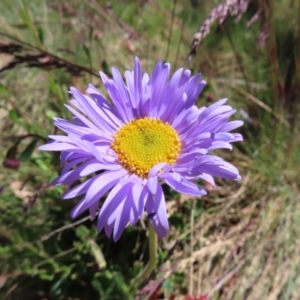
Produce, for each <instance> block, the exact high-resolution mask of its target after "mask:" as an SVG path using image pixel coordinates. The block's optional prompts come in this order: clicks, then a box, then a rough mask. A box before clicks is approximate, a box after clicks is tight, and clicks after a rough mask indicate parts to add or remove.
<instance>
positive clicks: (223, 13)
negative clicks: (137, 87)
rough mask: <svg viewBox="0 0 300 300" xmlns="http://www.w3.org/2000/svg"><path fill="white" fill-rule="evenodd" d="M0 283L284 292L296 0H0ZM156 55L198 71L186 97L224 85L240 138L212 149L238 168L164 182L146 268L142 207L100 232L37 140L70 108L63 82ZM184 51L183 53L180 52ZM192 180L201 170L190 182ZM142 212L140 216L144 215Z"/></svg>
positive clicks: (55, 295) (126, 293)
mask: <svg viewBox="0 0 300 300" xmlns="http://www.w3.org/2000/svg"><path fill="white" fill-rule="evenodd" d="M0 8H1V15H0V159H1V167H0V298H1V299H10V300H18V299H22V300H23V299H25V300H27V299H28V300H35V299H37V300H38V299H55V300H60V299H62V300H64V299H69V300H75V299H79V300H81V299H87V300H89V299H153V300H154V299H185V300H207V299H222V300H231V299H251V300H254V299H258V300H261V299H268V300H272V299H274V300H275V299H283V300H285V299H295V300H297V299H299V289H300V234H299V226H298V224H299V220H300V195H299V187H300V185H299V181H300V180H299V179H300V178H299V177H300V176H299V163H300V150H299V149H300V148H299V144H300V135H299V119H300V103H299V100H300V96H299V95H300V2H299V1H296V0H276V1H273V0H253V1H242V0H240V1H238V0H231V1H228V0H226V1H225V0H224V1H218V0H214V1H204V0H182V1H178V0H164V1H153V0H140V1H130V0H127V1H125V0H124V1H104V0H70V1H68V2H67V1H59V0H47V1H42V0H30V1H29V0H1V3H0ZM135 56H139V57H140V60H141V64H142V68H143V71H144V72H148V73H150V72H151V71H152V69H153V67H154V65H155V63H156V61H157V60H159V59H160V60H163V61H168V62H170V63H171V66H172V72H173V71H174V70H176V69H178V68H180V67H184V68H189V69H191V70H192V72H193V74H195V73H198V72H201V73H202V75H203V78H204V79H205V80H207V81H208V84H207V86H206V88H205V89H204V91H203V92H202V94H201V95H200V97H199V99H198V102H197V105H198V106H199V107H200V106H207V105H210V104H212V103H214V102H215V101H216V100H218V99H220V98H228V99H229V100H228V101H229V104H230V105H232V106H233V107H235V108H236V109H237V113H236V114H235V116H234V118H236V119H242V120H244V122H245V125H244V126H243V127H242V128H241V129H240V130H239V132H241V133H242V134H243V135H244V142H243V143H237V144H235V145H234V150H233V151H232V152H230V151H222V152H221V153H220V152H217V154H218V153H219V154H220V155H221V156H222V157H225V158H226V159H227V160H228V161H230V162H232V163H233V164H234V165H236V166H237V167H238V168H239V170H240V172H241V175H242V177H243V179H242V181H240V182H231V181H227V180H217V186H216V188H215V189H212V188H211V186H209V185H208V184H206V185H205V187H206V189H207V190H208V191H209V194H208V195H207V196H205V197H203V198H201V199H195V198H192V197H189V196H186V195H180V194H177V193H175V192H174V191H172V190H170V189H167V188H165V193H166V195H167V196H166V197H167V208H168V213H169V221H170V224H171V230H170V232H169V234H168V235H167V236H166V238H164V239H160V240H159V249H158V252H159V253H158V266H157V269H156V271H155V272H154V273H153V274H152V276H151V280H148V281H144V282H142V281H141V280H140V277H139V274H140V272H141V271H142V269H143V267H144V266H145V264H146V263H147V261H148V249H147V243H148V242H147V231H146V227H145V224H144V220H142V221H141V222H140V223H138V225H137V226H135V227H128V228H127V229H126V230H125V232H124V234H123V235H122V237H121V239H120V240H119V241H118V242H117V243H114V242H113V241H112V240H110V239H108V238H107V237H106V236H105V235H104V234H103V233H100V234H97V232H96V229H95V226H94V223H93V221H92V220H91V219H90V217H89V216H88V214H87V213H86V214H84V215H82V216H81V217H79V218H78V219H75V220H71V219H70V216H69V212H70V210H71V208H72V207H73V206H74V204H75V203H76V202H77V201H78V199H72V200H68V201H62V200H61V195H62V193H63V192H64V187H52V186H50V185H49V182H50V181H51V180H52V179H54V178H55V177H56V176H57V175H58V173H59V171H60V167H59V164H58V154H57V153H56V154H55V153H54V154H53V153H45V152H41V151H38V150H37V147H38V146H39V145H41V144H43V143H45V141H47V135H48V134H53V133H56V132H57V129H56V128H54V126H53V121H52V118H53V117H55V116H57V117H61V118H70V115H69V113H68V112H67V110H66V109H65V107H64V103H66V102H67V101H68V99H69V96H68V88H69V87H70V86H75V87H76V88H78V89H80V90H81V91H84V90H85V87H86V86H87V84H88V83H89V82H92V83H93V84H94V85H95V86H97V87H98V88H99V89H100V90H102V92H103V93H105V91H104V89H103V86H102V84H101V81H100V79H99V76H98V71H99V70H102V71H104V72H105V73H107V74H110V68H111V67H112V66H116V67H117V68H118V69H119V70H120V71H121V72H124V71H125V70H126V69H132V68H133V59H134V57H135ZM188 58H189V59H188ZM200 184H203V185H204V184H205V183H203V182H202V183H200ZM145 222H146V220H145Z"/></svg>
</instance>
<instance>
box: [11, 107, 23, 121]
mask: <svg viewBox="0 0 300 300" xmlns="http://www.w3.org/2000/svg"><path fill="white" fill-rule="evenodd" d="M9 117H10V119H11V120H12V121H13V122H17V120H18V119H19V118H20V117H21V115H20V113H19V111H18V110H17V109H16V108H13V109H11V110H10V111H9Z"/></svg>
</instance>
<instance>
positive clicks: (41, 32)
mask: <svg viewBox="0 0 300 300" xmlns="http://www.w3.org/2000/svg"><path fill="white" fill-rule="evenodd" d="M37 31H38V37H39V40H40V42H41V44H43V43H44V36H45V35H44V29H43V28H42V27H38V29H37Z"/></svg>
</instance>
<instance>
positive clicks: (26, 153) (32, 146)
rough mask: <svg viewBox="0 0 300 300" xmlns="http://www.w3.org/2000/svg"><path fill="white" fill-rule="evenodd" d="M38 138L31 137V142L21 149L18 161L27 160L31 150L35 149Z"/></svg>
mask: <svg viewBox="0 0 300 300" xmlns="http://www.w3.org/2000/svg"><path fill="white" fill-rule="evenodd" d="M37 141H38V139H33V140H32V142H31V143H30V144H29V145H28V146H27V147H26V148H25V150H23V151H22V152H21V154H20V156H19V160H20V161H26V160H29V159H30V157H31V155H32V152H33V151H34V149H35V145H36V143H37Z"/></svg>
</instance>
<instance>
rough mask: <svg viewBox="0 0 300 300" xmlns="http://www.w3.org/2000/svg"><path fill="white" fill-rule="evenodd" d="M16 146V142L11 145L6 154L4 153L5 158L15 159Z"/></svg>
mask: <svg viewBox="0 0 300 300" xmlns="http://www.w3.org/2000/svg"><path fill="white" fill-rule="evenodd" d="M18 144H19V142H17V143H16V144H15V145H13V146H12V147H10V148H9V149H8V150H7V152H6V158H15V156H16V153H17V151H18Z"/></svg>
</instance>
